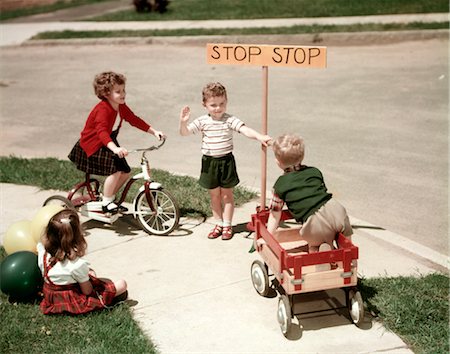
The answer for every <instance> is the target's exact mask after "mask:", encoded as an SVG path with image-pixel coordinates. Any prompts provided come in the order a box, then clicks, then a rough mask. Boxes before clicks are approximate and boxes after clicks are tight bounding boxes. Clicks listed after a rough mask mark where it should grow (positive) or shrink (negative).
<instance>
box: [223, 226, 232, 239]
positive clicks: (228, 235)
mask: <svg viewBox="0 0 450 354" xmlns="http://www.w3.org/2000/svg"><path fill="white" fill-rule="evenodd" d="M232 238H233V230H232V228H231V226H224V227H223V228H222V240H231V239H232Z"/></svg>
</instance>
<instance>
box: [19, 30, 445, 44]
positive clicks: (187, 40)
mask: <svg viewBox="0 0 450 354" xmlns="http://www.w3.org/2000/svg"><path fill="white" fill-rule="evenodd" d="M449 33H450V31H449V30H447V29H439V30H413V31H383V32H357V33H356V32H355V33H353V32H343V33H314V34H294V35H285V34H280V35H233V36H186V37H179V36H177V37H175V36H173V37H172V36H167V37H162V36H161V37H160V36H151V37H124V38H94V39H89V38H87V39H78V38H77V39H42V40H27V41H25V42H24V43H22V44H20V46H58V45H152V44H156V45H194V46H195V45H197V46H203V45H206V44H207V43H212V42H213V43H254V44H279V43H280V38H282V41H283V44H292V45H298V43H302V44H304V45H333V46H357V45H367V44H370V45H378V44H394V43H400V42H407V41H423V40H432V39H448V38H449ZM14 46H16V45H14Z"/></svg>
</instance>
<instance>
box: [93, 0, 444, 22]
mask: <svg viewBox="0 0 450 354" xmlns="http://www.w3.org/2000/svg"><path fill="white" fill-rule="evenodd" d="M167 9H168V11H167V12H166V13H164V14H162V15H161V14H159V13H137V12H136V11H134V9H132V10H128V11H120V12H115V13H111V14H107V15H103V16H99V17H96V18H95V19H93V20H95V21H148V20H167V21H171V20H219V19H220V20H223V19H249V18H294V17H330V16H357V15H358V16H365V15H381V14H406V13H432V12H448V9H449V4H448V1H446V0H428V1H423V0H366V1H361V0H345V1H336V0H314V1H311V0H276V1H273V0H245V1H242V0H221V1H217V0H174V1H172V2H171V3H170V4H169V6H168V8H167Z"/></svg>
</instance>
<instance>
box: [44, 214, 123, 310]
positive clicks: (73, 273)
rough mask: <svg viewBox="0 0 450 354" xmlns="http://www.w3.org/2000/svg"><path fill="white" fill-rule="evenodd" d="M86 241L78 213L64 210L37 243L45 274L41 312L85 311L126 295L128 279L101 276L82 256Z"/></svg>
mask: <svg viewBox="0 0 450 354" xmlns="http://www.w3.org/2000/svg"><path fill="white" fill-rule="evenodd" d="M86 248H87V243H86V240H85V238H84V235H83V230H82V226H81V224H80V219H79V217H78V214H77V212H76V211H74V210H70V209H64V210H62V211H60V212H58V213H57V214H56V215H55V216H53V217H52V218H51V219H50V221H49V223H48V225H47V228H46V231H45V233H44V235H43V237H42V240H41V242H39V243H38V245H37V249H38V265H39V268H40V270H41V272H42V274H43V276H44V287H43V293H44V298H43V300H42V302H41V305H40V307H41V311H42V312H43V313H44V314H46V315H49V314H59V313H69V314H74V315H77V314H82V313H87V312H91V311H94V310H100V309H103V308H106V307H107V306H109V305H111V304H113V303H116V302H118V301H121V300H125V299H126V298H127V295H128V292H127V283H126V282H125V280H119V281H117V282H113V281H111V280H109V279H99V278H97V277H96V276H95V273H94V272H93V271H92V270H91V269H90V268H89V263H88V261H87V260H85V259H83V258H82V257H83V256H84V255H85V253H86Z"/></svg>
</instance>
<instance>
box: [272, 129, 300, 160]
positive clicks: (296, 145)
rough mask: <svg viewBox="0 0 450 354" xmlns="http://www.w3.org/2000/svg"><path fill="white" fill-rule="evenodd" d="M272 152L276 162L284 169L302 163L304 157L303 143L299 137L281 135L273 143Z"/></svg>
mask: <svg viewBox="0 0 450 354" xmlns="http://www.w3.org/2000/svg"><path fill="white" fill-rule="evenodd" d="M272 148H273V152H274V154H275V157H276V158H277V160H278V161H279V162H280V163H281V164H282V165H284V166H285V167H289V166H295V165H298V164H300V163H302V161H303V158H304V157H305V143H304V141H303V138H302V137H301V136H298V135H295V134H283V135H280V136H279V137H278V138H276V139H275V141H274V142H273V146H272Z"/></svg>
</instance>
